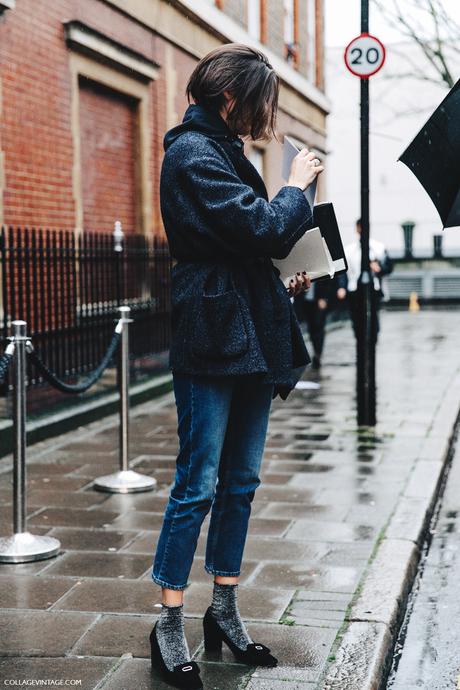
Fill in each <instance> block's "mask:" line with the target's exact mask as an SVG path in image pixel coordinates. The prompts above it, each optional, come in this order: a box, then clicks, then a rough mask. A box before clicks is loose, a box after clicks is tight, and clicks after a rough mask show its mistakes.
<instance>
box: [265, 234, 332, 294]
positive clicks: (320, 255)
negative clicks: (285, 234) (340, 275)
mask: <svg viewBox="0 0 460 690" xmlns="http://www.w3.org/2000/svg"><path fill="white" fill-rule="evenodd" d="M272 261H273V263H274V264H275V266H276V267H277V268H278V270H279V272H280V278H281V280H282V281H283V282H284V284H285V285H286V287H287V286H288V284H289V280H290V278H292V277H293V276H294V275H295V274H296V273H297V272H298V271H300V272H302V271H306V272H307V273H308V275H309V277H310V278H311V279H312V280H316V279H317V278H323V277H325V276H329V278H333V277H334V274H335V267H334V262H333V260H332V258H331V255H330V252H329V249H328V247H327V244H326V242H325V240H324V238H323V237H322V235H321V230H320V229H319V228H312V229H311V230H307V232H306V233H305V235H303V236H302V237H301V238H300V240H299V241H298V242H296V244H295V245H294V247H293V248H292V249H291V251H290V253H289V255H288V256H287V257H286V258H285V259H272Z"/></svg>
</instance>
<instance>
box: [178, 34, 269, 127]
mask: <svg viewBox="0 0 460 690" xmlns="http://www.w3.org/2000/svg"><path fill="white" fill-rule="evenodd" d="M224 91H228V93H229V94H230V95H231V96H232V97H233V98H234V99H235V100H234V102H233V104H232V106H231V108H230V109H229V110H228V113H227V125H228V126H229V128H230V130H231V131H232V132H233V133H234V134H241V133H243V134H250V135H251V138H252V139H253V140H256V139H266V140H269V139H271V138H272V137H275V139H276V138H277V137H276V132H275V125H276V115H277V110H278V95H279V77H278V75H277V74H276V72H275V71H274V69H273V67H272V66H271V64H270V63H269V61H268V59H267V58H266V56H265V55H264V54H263V53H262V52H261V51H259V50H256V49H255V48H250V47H249V46H247V45H244V44H243V43H226V44H225V45H223V46H219V48H215V49H214V50H211V52H209V53H208V54H207V55H205V56H204V57H203V58H202V59H201V60H200V61H199V62H198V64H197V66H196V67H195V69H194V70H193V72H192V74H191V76H190V79H189V81H188V84H187V88H186V96H187V100H188V102H189V103H190V97H192V98H193V100H194V101H195V103H197V104H198V105H201V106H203V108H206V109H208V110H211V111H213V112H217V113H219V111H220V110H221V108H222V106H223V105H224V104H225V96H224Z"/></svg>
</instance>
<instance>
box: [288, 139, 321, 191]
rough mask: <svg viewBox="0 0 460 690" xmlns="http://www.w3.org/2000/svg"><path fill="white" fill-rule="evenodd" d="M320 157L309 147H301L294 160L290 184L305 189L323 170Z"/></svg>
mask: <svg viewBox="0 0 460 690" xmlns="http://www.w3.org/2000/svg"><path fill="white" fill-rule="evenodd" d="M323 170H324V166H322V165H321V164H320V160H319V158H317V157H316V155H315V154H314V153H313V151H309V150H308V149H307V148H304V149H301V150H300V151H299V153H298V154H297V156H295V158H294V159H293V161H292V164H291V170H290V173H289V179H288V182H287V183H288V185H290V186H292V187H299V189H301V190H302V191H304V190H305V189H306V188H307V187H308V186H309V185H311V183H312V182H313V181H314V180H315V179H316V178H317V176H318V175H319V173H321V172H323Z"/></svg>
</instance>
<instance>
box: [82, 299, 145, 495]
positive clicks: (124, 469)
mask: <svg viewBox="0 0 460 690" xmlns="http://www.w3.org/2000/svg"><path fill="white" fill-rule="evenodd" d="M119 311H120V320H119V322H118V324H117V329H119V332H121V347H120V354H119V359H118V362H119V376H118V388H119V393H120V408H119V409H120V427H119V453H120V470H119V471H118V472H115V473H114V474H108V475H106V476H104V477H99V478H98V479H96V480H95V482H94V484H93V487H94V488H95V489H97V490H98V491H107V492H109V493H117V494H130V493H136V492H139V491H151V490H152V489H153V488H154V487H155V486H156V484H157V480H156V479H154V478H153V477H147V476H145V475H143V474H139V472H134V471H133V470H130V469H129V332H128V325H129V324H130V323H132V319H130V318H129V315H130V312H131V309H130V307H120V308H119Z"/></svg>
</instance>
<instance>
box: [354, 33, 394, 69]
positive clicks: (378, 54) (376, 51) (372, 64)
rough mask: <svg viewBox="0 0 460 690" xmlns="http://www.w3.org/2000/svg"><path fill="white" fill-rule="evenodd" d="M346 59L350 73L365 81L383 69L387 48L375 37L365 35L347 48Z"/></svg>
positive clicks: (357, 38) (358, 37) (355, 39)
mask: <svg viewBox="0 0 460 690" xmlns="http://www.w3.org/2000/svg"><path fill="white" fill-rule="evenodd" d="M344 58H345V64H346V66H347V67H348V69H349V70H350V72H351V73H352V74H355V75H356V76H357V77H361V79H365V78H367V77H371V76H372V75H373V74H376V72H378V71H379V69H381V67H383V63H384V62H385V46H384V45H383V43H382V42H381V41H379V39H378V38H376V37H375V36H371V35H370V34H367V33H364V34H361V35H360V36H357V37H356V38H354V39H353V40H352V41H350V43H349V44H348V45H347V47H346V48H345V53H344Z"/></svg>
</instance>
